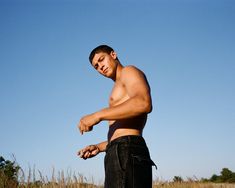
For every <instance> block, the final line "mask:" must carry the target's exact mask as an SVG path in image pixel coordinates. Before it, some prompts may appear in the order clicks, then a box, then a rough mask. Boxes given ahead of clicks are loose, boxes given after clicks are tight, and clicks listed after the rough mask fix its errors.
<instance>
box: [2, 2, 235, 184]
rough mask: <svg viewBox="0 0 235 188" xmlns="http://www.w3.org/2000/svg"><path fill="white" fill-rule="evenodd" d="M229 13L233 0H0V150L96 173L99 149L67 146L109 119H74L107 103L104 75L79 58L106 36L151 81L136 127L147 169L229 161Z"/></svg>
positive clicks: (233, 111) (212, 167)
mask: <svg viewBox="0 0 235 188" xmlns="http://www.w3.org/2000/svg"><path fill="white" fill-rule="evenodd" d="M234 23H235V1H233V0H188V1H186V0H177V1H176V0H166V1H164V0H147V1H144V0H140V1H134V0H127V1H124V0H120V1H117V0H111V1H110V0H104V1H99V0H93V1H91V0H83V1H75V0H74V1H72V0H68V1H67V0H64V1H62V0H58V1H55V0H47V1H46V0H33V1H32V0H30V1H29V0H28V1H26V0H20V1H16V0H15V1H13V0H0V27H1V29H0V89H1V92H0V130H1V137H0V155H3V156H4V157H5V158H7V159H11V154H14V155H15V156H16V159H17V162H18V163H19V164H20V166H21V167H22V168H23V169H25V170H27V168H28V167H29V166H31V167H33V166H35V168H36V169H38V170H40V171H41V172H42V173H43V174H44V175H48V174H49V175H50V174H51V172H52V167H55V170H56V171H58V170H65V171H67V170H68V169H71V170H72V171H76V172H79V173H81V174H83V175H84V176H86V177H88V178H90V177H94V179H95V181H100V182H102V181H103V178H104V175H103V174H104V170H103V157H104V154H101V155H99V156H97V157H96V158H93V159H90V160H86V161H84V160H81V159H79V158H77V156H76V152H77V150H79V149H80V148H82V147H84V146H86V145H87V144H93V143H98V142H100V141H103V140H105V139H106V132H107V130H108V126H107V122H103V123H101V124H100V125H97V126H96V127H95V128H94V129H93V132H90V133H87V134H85V135H83V136H81V135H80V133H79V131H78V129H77V123H78V122H79V119H80V117H81V116H83V115H86V114H89V113H92V112H94V111H96V110H99V109H101V108H103V107H106V106H107V105H108V96H109V93H110V90H111V88H112V81H111V80H108V79H106V78H103V77H102V76H101V75H99V74H98V73H96V71H95V70H93V68H92V67H91V66H90V65H89V62H88V55H89V53H90V51H91V50H92V49H93V48H94V47H96V46H97V45H99V44H104V43H105V44H108V45H111V46H112V47H113V48H114V49H115V50H116V52H117V53H118V56H119V59H120V61H121V62H122V64H124V65H129V64H132V65H135V66H137V67H139V68H140V69H142V70H143V71H144V72H145V74H146V76H147V78H148V80H149V83H150V85H151V88H152V98H153V106H154V110H153V112H152V113H151V114H150V115H149V120H148V122H147V125H146V128H145V131H144V137H145V139H146V142H147V143H148V145H149V149H150V152H151V156H152V159H153V160H154V161H155V162H156V164H157V165H158V169H159V170H158V171H157V172H156V171H153V174H154V177H155V178H156V177H157V178H159V179H163V180H169V179H172V177H174V176H176V175H177V176H182V177H183V178H186V177H193V176H194V175H195V176H196V177H198V178H201V177H205V178H208V177H210V176H211V175H212V174H214V173H216V174H219V173H220V171H221V169H222V168H223V167H227V168H229V169H230V170H232V171H235V158H234V156H235V150H234V149H233V145H234V144H235V136H234V133H235V97H234V96H235V24H234Z"/></svg>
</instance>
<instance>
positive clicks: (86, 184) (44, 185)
mask: <svg viewBox="0 0 235 188" xmlns="http://www.w3.org/2000/svg"><path fill="white" fill-rule="evenodd" d="M18 182H19V183H18V184H16V182H11V181H8V182H5V183H4V184H3V182H0V188H103V184H102V183H103V182H101V184H100V185H96V184H95V181H94V180H93V179H92V178H91V179H87V178H86V177H84V176H83V175H81V174H79V173H75V172H73V173H72V172H66V173H65V172H64V171H59V172H57V173H55V170H53V171H52V174H51V175H50V177H47V176H43V175H42V173H41V172H40V171H36V170H35V169H33V170H31V169H29V171H28V174H27V175H26V174H25V173H24V172H23V171H22V170H21V172H20V173H19V176H18ZM143 188H144V187H143ZM153 188H235V184H221V183H202V182H200V181H188V182H162V181H153Z"/></svg>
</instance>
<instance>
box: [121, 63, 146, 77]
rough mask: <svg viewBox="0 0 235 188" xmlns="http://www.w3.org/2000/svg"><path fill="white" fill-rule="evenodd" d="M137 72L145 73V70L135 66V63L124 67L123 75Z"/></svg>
mask: <svg viewBox="0 0 235 188" xmlns="http://www.w3.org/2000/svg"><path fill="white" fill-rule="evenodd" d="M136 73H141V74H143V72H142V71H141V70H140V69H139V68H137V67H136V66H134V65H127V66H125V67H124V68H123V69H122V75H125V74H136Z"/></svg>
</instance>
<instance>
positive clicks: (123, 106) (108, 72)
mask: <svg viewBox="0 0 235 188" xmlns="http://www.w3.org/2000/svg"><path fill="white" fill-rule="evenodd" d="M92 66H93V67H94V68H95V69H96V70H97V71H98V72H99V73H100V74H101V75H103V76H105V77H107V78H110V79H112V80H113V81H114V85H113V89H112V91H111V94H110V97H109V106H108V107H107V108H103V109H101V110H99V111H97V112H94V113H92V114H89V115H86V116H84V117H82V118H81V119H80V121H79V124H78V128H79V130H80V133H81V134H84V133H85V132H89V131H92V130H93V126H95V125H97V124H99V123H100V122H101V121H108V124H109V131H108V135H107V141H104V142H101V143H99V144H96V145H90V146H87V147H85V148H83V149H81V150H80V151H79V152H78V155H79V156H80V157H81V158H83V159H87V158H91V157H94V156H95V155H97V154H98V153H99V152H103V151H105V149H106V146H107V144H108V142H110V141H112V140H114V139H116V138H118V137H121V136H126V135H142V132H143V129H144V126H145V123H146V120H147V114H148V113H150V112H151V110H152V102H151V95H150V88H149V85H148V82H147V80H146V78H145V75H144V74H143V72H142V71H140V70H139V69H137V68H136V67H134V66H126V67H124V66H123V65H122V64H121V63H120V62H119V60H118V59H117V54H116V52H114V51H112V52H111V53H110V54H108V53H105V52H100V53H96V54H95V56H94V58H93V60H92Z"/></svg>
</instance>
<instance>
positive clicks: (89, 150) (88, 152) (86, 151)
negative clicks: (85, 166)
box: [78, 145, 100, 159]
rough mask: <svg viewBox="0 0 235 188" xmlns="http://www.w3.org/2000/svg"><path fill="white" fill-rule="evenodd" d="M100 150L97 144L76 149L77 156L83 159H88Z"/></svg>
mask: <svg viewBox="0 0 235 188" xmlns="http://www.w3.org/2000/svg"><path fill="white" fill-rule="evenodd" d="M99 152H100V149H99V148H98V146H97V145H89V146H87V147H85V148H83V149H81V150H80V151H78V156H79V157H81V158H83V159H88V158H92V157H94V156H96V155H97V154H98V153H99Z"/></svg>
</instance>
